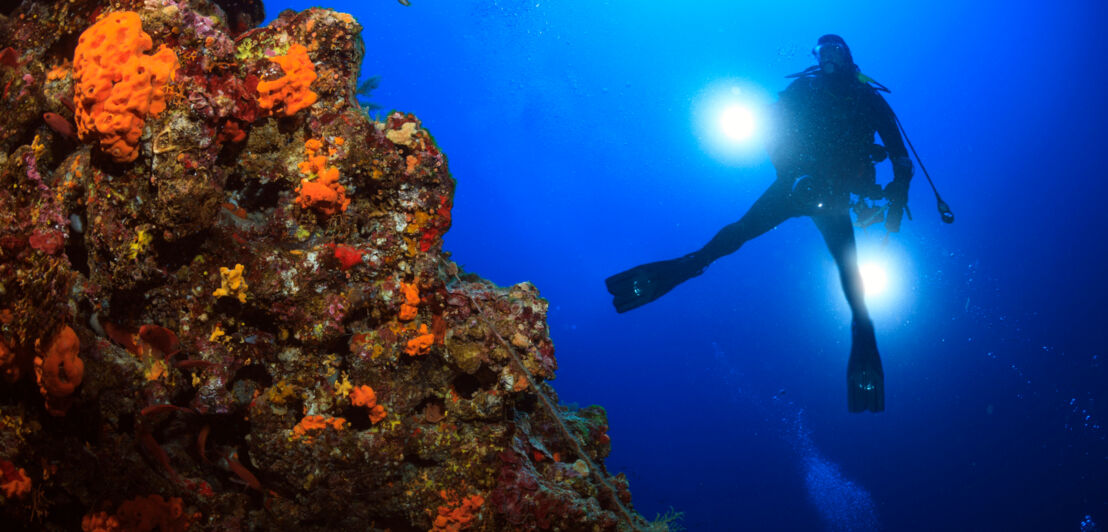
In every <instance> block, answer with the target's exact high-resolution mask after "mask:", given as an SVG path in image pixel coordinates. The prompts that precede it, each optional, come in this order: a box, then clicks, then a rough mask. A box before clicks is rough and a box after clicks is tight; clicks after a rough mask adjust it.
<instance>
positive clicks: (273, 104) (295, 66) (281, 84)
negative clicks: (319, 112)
mask: <svg viewBox="0 0 1108 532" xmlns="http://www.w3.org/2000/svg"><path fill="white" fill-rule="evenodd" d="M269 60H270V61H273V62H274V63H277V64H278V65H281V70H284V71H285V75H284V76H282V77H280V78H277V79H275V80H272V81H259V82H258V107H261V108H262V109H265V110H267V111H269V112H274V109H277V108H279V107H280V106H281V105H282V104H283V105H284V109H283V110H282V114H284V115H285V116H292V115H294V114H296V112H297V111H299V110H301V109H304V108H305V107H309V106H311V105H312V104H313V103H315V101H316V100H317V99H318V98H319V95H317V94H316V93H314V92H312V90H311V89H310V88H309V86H310V85H311V84H312V82H313V81H315V78H316V74H315V65H313V64H312V60H311V58H309V57H308V49H307V48H304V46H303V45H300V44H294V45H292V46H290V47H289V50H288V51H287V52H285V55H278V56H275V57H270V58H269Z"/></svg>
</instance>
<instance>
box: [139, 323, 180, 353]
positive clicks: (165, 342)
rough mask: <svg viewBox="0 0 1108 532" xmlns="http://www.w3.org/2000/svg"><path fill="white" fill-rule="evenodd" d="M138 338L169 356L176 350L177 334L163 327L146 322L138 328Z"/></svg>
mask: <svg viewBox="0 0 1108 532" xmlns="http://www.w3.org/2000/svg"><path fill="white" fill-rule="evenodd" d="M139 338H141V339H142V341H143V342H146V343H147V345H149V346H150V347H153V348H154V349H156V350H158V351H159V352H161V353H162V354H163V355H165V357H166V358H169V357H171V356H173V355H176V354H177V352H178V349H177V346H178V341H177V334H176V333H174V332H173V331H171V330H169V329H166V328H165V327H162V326H159V325H153V324H146V325H143V326H142V327H140V328H139Z"/></svg>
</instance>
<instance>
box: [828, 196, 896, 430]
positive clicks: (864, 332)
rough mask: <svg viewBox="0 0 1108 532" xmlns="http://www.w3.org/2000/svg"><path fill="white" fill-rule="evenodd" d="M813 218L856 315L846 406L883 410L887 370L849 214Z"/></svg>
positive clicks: (847, 375) (852, 312)
mask: <svg viewBox="0 0 1108 532" xmlns="http://www.w3.org/2000/svg"><path fill="white" fill-rule="evenodd" d="M812 221H814V222H815V223H816V227H818V228H819V231H820V233H821V234H822V235H823V241H824V242H826V243H827V249H828V250H829V251H831V256H832V257H833V258H834V259H835V264H836V265H837V266H838V268H839V279H840V281H841V282H842V285H843V292H844V293H845V294H846V300H847V303H849V304H850V311H851V314H852V315H853V317H854V320H853V323H852V324H851V328H850V330H851V343H850V360H849V361H848V362H847V368H846V386H847V391H846V393H847V409H848V410H850V411H851V412H864V411H866V410H869V411H872V412H881V411H883V410H885V372H884V370H883V369H882V367H881V355H880V354H878V352H877V339H876V337H875V336H874V332H873V321H871V320H870V317H869V309H867V308H866V300H865V289H864V287H863V286H862V274H861V273H860V272H859V271H858V251H857V248H856V246H855V243H854V227H853V226H852V225H851V223H850V214H849V213H847V212H842V213H839V214H828V215H821V216H813V217H812Z"/></svg>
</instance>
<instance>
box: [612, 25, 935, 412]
mask: <svg viewBox="0 0 1108 532" xmlns="http://www.w3.org/2000/svg"><path fill="white" fill-rule="evenodd" d="M812 53H813V55H815V57H816V59H817V60H818V63H819V64H818V65H816V66H812V67H810V68H808V69H807V70H805V71H803V72H800V73H798V74H793V75H791V76H789V77H794V78H796V79H795V80H794V81H793V82H792V83H790V84H789V86H788V87H787V88H786V89H785V90H784V91H782V92H781V93H780V94H779V97H778V100H777V102H776V103H775V104H774V106H773V107H772V112H771V116H772V127H771V130H772V132H771V134H770V138H769V139H768V142H767V149H768V151H769V156H770V160H771V161H772V163H773V166H774V168H775V169H776V171H777V179H776V180H775V181H774V182H773V184H772V185H770V187H769V189H768V190H766V191H765V193H763V194H762V196H761V197H759V198H758V199H757V200H756V201H755V202H754V205H752V206H751V207H750V210H749V211H747V213H746V214H745V215H743V217H742V218H740V219H739V221H737V222H735V223H732V224H730V225H728V226H726V227H724V228H723V229H722V230H720V231H719V233H718V234H716V236H715V237H714V238H712V240H711V241H709V242H708V243H707V244H706V245H705V246H704V247H703V248H701V249H700V250H699V251H696V252H693V253H690V254H688V255H685V256H683V257H680V258H677V259H672V260H666V261H660V262H652V263H649V264H644V265H641V266H637V267H635V268H632V269H630V270H627V271H625V272H622V273H618V274H616V275H613V276H611V277H609V278H608V279H607V280H606V281H605V283H606V284H607V286H608V291H609V292H610V293H611V294H612V295H613V296H614V299H613V301H612V303H613V304H614V305H615V307H616V311H617V312H621V313H622V312H627V311H628V310H631V309H634V308H637V307H639V306H642V305H645V304H647V303H649V302H651V301H654V300H655V299H658V298H659V297H661V296H663V295H664V294H666V293H667V292H669V291H670V290H672V289H673V288H674V287H675V286H677V285H678V284H681V283H682V282H684V281H687V280H688V279H691V278H693V277H696V276H697V275H700V274H701V273H702V272H703V271H704V269H705V268H707V267H708V265H709V264H711V263H712V262H714V261H715V260H717V259H719V258H720V257H723V256H725V255H729V254H731V253H734V252H735V251H737V250H738V249H739V248H740V247H741V246H742V245H743V244H744V243H746V241H748V240H750V239H752V238H754V237H756V236H758V235H761V234H762V233H765V232H767V231H769V230H770V229H773V228H774V227H776V226H777V225H779V224H781V223H782V222H784V221H785V220H787V219H789V218H792V217H794V216H808V217H810V218H811V219H812V221H813V222H815V225H816V228H817V229H819V232H820V234H822V235H823V240H824V242H826V244H827V248H828V250H830V252H831V256H832V257H833V258H834V259H835V264H836V265H837V266H838V270H839V277H840V280H841V282H842V287H843V292H844V293H845V294H846V300H847V302H848V303H849V304H850V310H851V313H852V315H853V322H852V324H851V335H852V338H851V340H852V341H851V348H850V359H849V362H848V363H847V408H848V410H849V411H851V412H864V411H867V410H869V411H872V412H881V411H883V410H884V409H885V374H884V371H883V369H882V367H881V356H880V355H879V354H878V352H877V340H876V338H875V337H874V331H873V322H872V321H871V320H870V316H869V311H868V310H867V309H866V302H865V297H864V292H863V287H862V276H861V274H860V273H859V271H858V259H857V251H856V248H855V243H854V227H853V224H852V221H851V215H850V211H851V209H852V208H853V209H854V210H855V212H857V213H858V215H859V224H860V225H863V226H864V225H869V224H871V223H875V222H879V221H881V215H882V214H884V220H885V228H886V229H887V230H888V231H889V232H890V233H892V232H898V231H900V221H901V218H902V217H903V215H904V211H905V209H906V208H907V201H908V184H909V183H910V182H911V179H912V174H913V166H912V161H911V159H910V158H909V157H908V152H907V150H905V148H904V142H903V140H902V139H901V136H900V131H899V130H898V129H897V124H896V119H895V115H894V114H893V111H892V109H891V108H890V107H889V105H888V103H886V102H885V99H884V98H882V97H881V95H880V94H879V93H878V90H885V91H887V89H885V88H884V87H882V86H881V85H880V84H879V83H877V82H875V81H873V79H871V78H869V77H867V76H865V75H864V74H862V73H861V71H860V70H859V68H858V67H857V65H855V64H854V58H853V56H852V55H851V53H850V48H849V47H847V45H846V42H845V41H843V39H842V38H841V37H839V36H838V35H824V36H822V37H820V38H819V40H818V42H817V44H816V47H815V48H814V49H813V50H812ZM871 84H872V85H871ZM874 85H876V87H875V86H874ZM875 132H876V133H877V134H879V135H880V136H881V141H882V142H883V143H884V146H882V145H879V144H875V143H874V142H873V141H874V133H875ZM886 157H888V158H889V159H890V160H891V161H892V165H893V175H894V178H893V180H892V181H891V182H890V183H889V184H888V185H886V186H885V188H884V190H882V188H881V186H880V185H878V184H877V183H876V171H875V169H874V165H875V164H876V163H878V162H881V161H883V160H885V158H886ZM852 195H853V196H854V198H855V199H854V201H853V202H852ZM881 198H884V199H887V200H888V204H887V207H888V209H887V212H885V211H884V209H878V208H876V207H875V206H873V205H871V204H870V203H869V201H868V200H870V199H873V200H877V199H881Z"/></svg>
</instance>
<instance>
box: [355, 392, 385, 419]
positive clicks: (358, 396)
mask: <svg viewBox="0 0 1108 532" xmlns="http://www.w3.org/2000/svg"><path fill="white" fill-rule="evenodd" d="M350 402H351V403H352V404H353V405H354V406H364V407H366V408H368V409H369V420H370V421H371V422H373V423H377V422H379V421H381V420H382V419H385V416H386V415H387V412H385V407H383V406H381V405H379V404H377V393H376V392H374V391H373V388H370V387H369V386H368V385H365V384H363V385H361V386H358V387H356V388H354V390H353V391H351V392H350Z"/></svg>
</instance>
